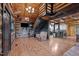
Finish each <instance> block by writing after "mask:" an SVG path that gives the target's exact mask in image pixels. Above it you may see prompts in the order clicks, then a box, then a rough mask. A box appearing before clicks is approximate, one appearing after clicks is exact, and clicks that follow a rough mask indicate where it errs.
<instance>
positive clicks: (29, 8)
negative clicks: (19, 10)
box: [26, 6, 34, 13]
mask: <svg viewBox="0 0 79 59" xmlns="http://www.w3.org/2000/svg"><path fill="white" fill-rule="evenodd" d="M26 11H27V12H28V13H34V8H32V7H31V6H29V7H28V8H26Z"/></svg>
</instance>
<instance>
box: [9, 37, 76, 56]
mask: <svg viewBox="0 0 79 59" xmlns="http://www.w3.org/2000/svg"><path fill="white" fill-rule="evenodd" d="M74 44H75V43H74V42H71V41H69V40H66V39H57V38H53V39H50V40H47V41H39V40H38V39H37V38H33V37H31V38H19V39H16V40H15V41H14V43H13V45H12V49H11V51H10V52H9V56H62V55H63V54H64V53H65V52H66V51H67V50H69V49H70V48H71V47H72V46H74Z"/></svg>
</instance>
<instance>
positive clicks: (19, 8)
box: [11, 3, 40, 22]
mask: <svg viewBox="0 0 79 59" xmlns="http://www.w3.org/2000/svg"><path fill="white" fill-rule="evenodd" d="M29 6H31V7H32V8H34V9H35V11H34V13H33V14H32V13H31V14H29V13H28V12H27V11H26V8H28V7H29ZM39 6H40V3H12V4H11V8H12V10H13V13H14V15H15V16H20V17H21V18H22V19H23V20H24V19H25V17H29V18H30V21H32V22H35V20H36V18H37V17H38V14H39Z"/></svg>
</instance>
